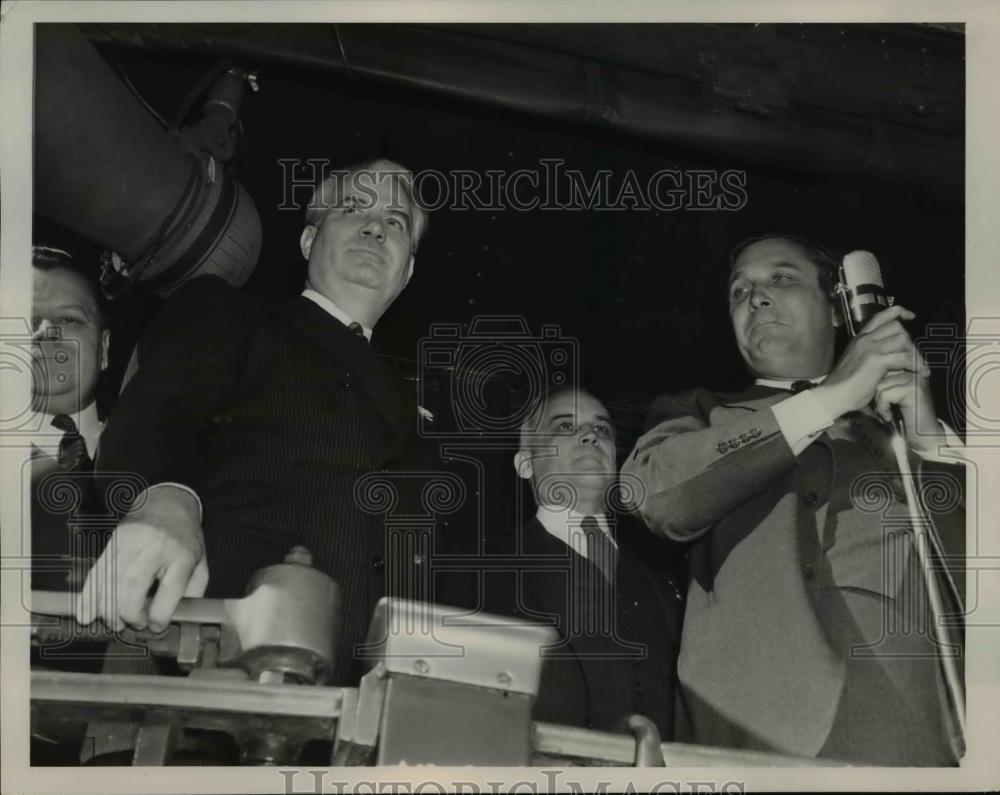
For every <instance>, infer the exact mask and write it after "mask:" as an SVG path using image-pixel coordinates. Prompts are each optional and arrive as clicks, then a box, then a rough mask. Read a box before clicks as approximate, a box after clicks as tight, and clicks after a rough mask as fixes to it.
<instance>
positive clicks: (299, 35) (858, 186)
mask: <svg viewBox="0 0 1000 795" xmlns="http://www.w3.org/2000/svg"><path fill="white" fill-rule="evenodd" d="M84 30H85V32H86V33H87V34H88V36H90V38H91V40H92V41H93V42H94V43H95V44H96V45H97V46H98V48H99V50H100V51H101V53H102V55H103V56H104V57H105V58H106V59H107V61H108V62H109V64H111V65H112V66H113V67H114V68H115V69H116V70H117V71H118V72H119V74H120V75H127V76H128V78H129V80H130V81H131V83H132V84H133V86H134V87H135V89H136V90H137V91H138V92H139V93H140V94H141V95H142V97H143V98H144V99H145V101H146V102H147V103H148V104H149V105H150V106H151V107H153V108H155V109H156V110H157V111H158V112H159V113H160V115H162V116H164V117H166V118H169V117H170V116H171V115H172V114H173V113H174V111H175V109H176V108H177V106H178V105H179V104H180V103H181V101H182V99H183V98H184V96H185V95H186V94H187V92H188V91H189V90H190V88H191V86H192V85H193V84H194V83H196V82H197V80H198V79H199V78H200V77H201V76H202V75H203V74H204V73H205V72H206V70H208V69H209V68H211V67H212V66H213V65H214V64H215V63H217V62H218V61H219V59H220V58H221V57H222V56H223V55H231V56H233V57H234V58H235V61H236V63H237V64H238V65H241V66H244V67H245V68H248V69H255V70H256V71H257V72H258V76H259V77H258V79H259V84H260V92H259V93H252V94H248V95H247V97H246V99H245V101H244V103H243V107H242V113H241V115H242V124H243V130H244V137H243V143H242V149H241V152H240V155H239V157H238V158H237V160H236V161H235V164H234V168H235V171H236V173H237V176H238V179H239V180H240V182H241V183H242V184H243V185H244V186H245V187H246V189H247V190H248V191H249V193H250V195H251V196H252V197H253V199H254V201H255V203H256V205H257V209H258V211H259V213H260V217H261V223H262V228H263V249H262V254H261V257H260V263H259V265H258V267H257V269H256V271H255V273H254V274H253V276H252V277H251V279H250V281H249V282H248V283H247V285H246V287H245V289H246V290H248V291H249V292H252V293H255V294H257V295H260V296H263V297H265V298H267V299H268V300H280V299H282V298H286V297H290V296H292V295H295V294H296V293H297V292H298V291H299V290H300V289H301V280H302V278H303V275H304V269H303V264H302V260H301V255H300V253H299V250H298V238H299V234H300V232H301V229H302V213H301V212H293V211H287V210H286V211H282V210H279V209H278V205H279V203H280V202H281V198H282V196H283V193H284V186H283V184H282V183H283V178H284V172H283V170H282V168H281V167H280V165H279V163H278V160H279V158H300V159H302V160H305V159H307V158H321V159H325V160H328V161H330V162H331V163H332V164H333V165H340V164H350V163H353V162H356V161H358V160H361V159H363V158H367V157H369V156H371V155H373V154H385V155H388V156H390V157H392V158H394V159H396V160H398V161H400V162H402V163H404V164H405V165H407V166H409V167H410V168H411V169H413V170H414V171H420V170H423V169H436V170H439V171H443V172H449V171H451V170H455V169H463V170H473V171H477V172H485V171H486V170H489V169H501V170H505V171H508V172H510V171H513V170H515V169H518V168H526V169H531V170H541V164H540V161H541V160H542V159H543V158H560V159H562V160H564V161H565V165H564V167H565V168H566V169H578V170H580V171H581V172H583V174H584V176H585V177H587V178H588V179H589V178H590V177H591V176H592V175H593V174H594V173H596V172H597V171H598V170H600V169H609V170H611V171H612V172H613V177H612V180H611V184H612V185H613V186H616V187H617V186H619V185H620V184H621V182H622V180H623V179H624V178H625V174H626V172H627V171H628V170H630V169H631V170H634V171H635V172H636V173H637V175H639V177H640V179H639V181H640V183H643V184H645V181H646V178H648V176H649V175H651V174H652V173H654V172H656V171H658V170H660V169H666V168H674V169H685V170H686V169H718V170H721V169H739V170H742V171H745V172H746V193H747V196H748V202H747V204H746V206H745V207H743V208H742V209H740V210H738V211H722V210H707V211H706V210H701V211H697V210H693V209H680V210H677V211H674V212H661V211H657V210H655V209H651V210H633V211H611V210H604V211H597V210H559V211H544V212H543V211H534V212H519V211H516V210H513V209H507V210H503V211H471V210H466V211H461V210H457V209H443V210H440V211H438V212H436V213H434V215H433V216H432V218H431V224H430V229H429V231H428V233H427V235H426V237H425V239H424V241H423V243H422V244H421V247H420V250H419V252H418V255H417V261H416V270H415V275H414V277H413V279H412V281H411V283H410V285H409V287H408V288H407V289H406V290H405V291H404V292H403V294H402V296H401V297H400V299H399V300H398V301H397V302H396V304H395V305H394V306H393V307H392V308H391V309H390V310H389V312H388V313H387V314H386V315H385V317H384V318H383V319H382V321H381V322H380V323H379V326H378V329H377V331H376V335H375V341H376V344H377V346H378V347H379V349H380V350H381V351H382V352H383V353H385V354H387V355H389V356H392V357H393V358H394V359H396V361H397V363H398V364H399V366H400V368H401V370H403V372H404V373H406V374H407V375H411V376H416V375H417V374H418V371H419V369H420V368H419V362H418V353H419V349H418V344H417V341H418V340H420V339H422V338H426V337H427V336H428V335H429V333H430V328H431V325H432V324H439V323H457V324H462V334H463V335H466V334H468V332H469V329H468V324H469V323H470V322H471V321H472V320H473V318H475V317H476V316H480V315H518V316H523V318H524V319H525V321H526V322H527V324H528V327H529V329H530V332H531V334H533V335H537V334H539V333H540V330H541V327H542V326H543V325H544V324H550V325H551V324H557V325H558V326H559V327H560V329H561V334H562V337H563V338H564V339H568V340H571V341H572V342H573V344H574V345H575V346H576V349H577V350H578V352H579V357H580V358H579V370H580V373H579V375H580V376H581V378H582V380H583V382H584V383H585V384H587V385H588V386H589V387H590V388H591V389H592V390H593V391H594V392H595V393H596V394H597V395H598V396H599V397H601V398H602V399H603V400H604V401H605V402H606V403H608V404H609V406H610V407H611V408H612V411H613V413H614V414H615V419H616V420H617V422H618V425H619V428H620V431H621V439H620V446H621V448H622V453H623V454H624V453H625V452H627V450H628V448H629V447H630V446H631V444H632V442H633V441H634V439H635V437H636V435H637V433H638V432H639V428H640V426H641V423H642V416H643V413H644V411H645V407H646V405H647V404H648V403H649V401H650V400H651V399H652V397H653V396H655V395H656V394H658V393H662V392H672V391H677V390H680V389H684V388H687V387H693V386H705V385H707V386H712V387H718V388H723V389H725V388H739V387H740V386H742V385H744V384H745V383H746V381H747V377H746V376H745V374H744V373H743V372H742V368H741V366H740V361H739V358H738V355H737V354H736V352H735V347H734V343H733V340H732V335H731V332H730V330H729V325H728V318H727V315H726V312H725V304H724V297H723V293H722V291H721V286H720V284H721V282H720V273H719V269H720V268H721V267H722V266H723V264H724V262H725V259H726V254H727V251H728V250H729V248H730V247H731V246H732V245H733V244H734V243H736V242H737V241H739V240H740V239H742V238H744V237H747V236H749V235H753V234H757V233H761V232H792V233H798V234H805V235H807V236H810V237H814V238H816V239H818V240H820V241H822V242H825V243H827V244H829V245H831V246H833V247H834V248H838V249H841V250H842V251H848V250H852V249H858V248H862V249H867V250H870V251H872V252H874V253H875V254H876V255H877V256H878V258H879V261H880V262H881V263H882V267H883V272H884V274H885V279H886V283H887V285H888V286H889V288H890V290H891V292H893V293H894V294H895V295H896V298H897V301H898V302H899V303H902V304H904V305H905V306H907V307H909V308H911V309H913V310H914V311H915V312H916V313H917V316H918V317H917V321H916V322H915V323H914V324H913V327H912V332H913V334H914V336H915V337H920V336H921V335H922V334H923V333H924V329H925V324H930V323H935V324H939V323H952V324H955V325H956V326H957V327H962V326H964V205H963V198H964V36H963V33H962V31H961V26H954V25H951V26H949V25H942V26H933V25H921V26H917V25H761V26H748V25H491V26H475V25H459V26H437V27H421V26H400V25H340V26H334V25H294V26H292V25H254V26H236V25H230V26H194V25H190V26H188V25H185V26H178V25H173V26H168V25H156V26H112V25H104V26H100V25H90V26H84ZM511 64H514V65H516V68H513V67H512V66H511ZM576 92H579V96H580V97H582V99H580V100H579V101H576V99H575V98H576V97H577V93H576ZM636 97H639V98H641V99H642V100H643V101H642V102H636V101H635V99H636ZM564 100H565V101H564ZM643 103H645V104H643ZM685 125H686V126H685ZM782 142H786V145H783V143H782ZM800 142H802V144H801V146H800V145H799V143H800ZM841 142H844V144H843V151H841V150H840V146H841ZM850 142H853V144H850ZM859 142H860V145H859ZM849 144H850V145H849ZM852 146H853V148H851V147H852ZM859 146H860V148H859ZM859 152H860V155H859V154H858V153H859ZM299 195H300V196H303V197H304V195H305V194H304V193H300V194H299ZM301 200H302V201H304V198H303V199H301ZM35 236H36V239H39V240H40V239H43V238H49V239H52V238H55V239H57V240H59V239H63V240H66V239H69V237H68V235H67V233H65V231H64V230H61V229H59V228H57V227H54V226H53V225H52V224H51V223H50V222H48V221H46V220H45V219H42V218H38V219H37V220H36V231H35ZM75 245H77V247H78V250H86V246H85V244H83V243H81V242H80V241H76V242H75ZM96 254H97V251H96V249H91V250H90V252H89V253H88V254H87V256H96ZM157 305H158V299H155V298H147V297H143V296H141V295H139V294H131V295H128V296H126V297H124V298H122V299H121V300H120V301H119V302H118V303H117V304H116V305H115V307H114V311H113V315H114V318H115V325H114V336H115V341H114V345H113V358H114V366H113V368H112V374H111V379H110V380H111V381H112V382H113V381H114V380H115V378H116V377H117V376H119V375H120V373H121V371H122V369H123V368H124V364H125V361H126V360H127V357H128V353H129V350H130V348H131V345H132V343H133V341H134V339H135V337H136V335H137V334H138V333H139V332H140V331H141V328H142V325H143V323H144V322H145V321H146V319H147V318H148V317H149V316H150V314H151V313H152V312H153V311H155V309H156V307H157ZM462 338H463V337H461V336H460V340H461V339H462ZM456 344H461V343H460V342H459V343H456ZM507 363H508V365H509V364H510V360H509V359H508V360H507ZM487 369H488V368H487ZM513 369H514V370H515V371H516V370H517V366H516V362H515V365H514V367H513ZM425 375H426V373H425ZM941 375H943V373H942V374H938V375H936V376H935V379H934V388H935V393H936V399H937V402H938V405H939V413H941V414H942V415H943V416H945V417H946V418H948V419H951V420H952V421H953V422H954V424H956V425H958V426H960V425H961V424H962V423H961V418H962V409H963V407H962V406H961V404H960V402H958V401H957V400H956V399H955V398H958V397H960V396H948V395H946V384H945V380H944V378H943V377H940V376H941ZM487 384H488V387H487V391H488V392H489V394H488V395H485V397H484V400H485V401H486V403H487V404H488V405H489V406H490V407H491V408H490V410H495V411H496V412H499V414H501V415H502V414H503V413H504V412H509V411H511V406H513V405H515V404H516V403H517V401H518V400H521V399H523V397H524V394H525V381H524V378H523V373H517V372H512V373H509V372H504V373H500V372H494V373H492V377H491V378H489V379H487ZM114 388H115V387H114V384H113V383H112V384H111V385H110V386H109V389H110V390H111V391H114ZM454 388H455V387H454V384H453V383H451V382H450V381H449V379H448V377H447V376H443V375H442V376H441V377H433V378H429V379H426V380H425V383H424V385H423V389H424V392H423V394H422V397H423V400H422V402H423V403H425V405H428V406H429V407H431V408H432V409H436V412H437V413H438V414H439V415H441V419H442V422H443V423H444V424H445V425H448V423H452V424H453V423H454V422H457V420H455V419H454V417H455V415H454V414H453V413H452V410H453V409H454V406H453V405H450V404H451V402H453V401H451V399H450V396H451V395H453V394H454V392H453V390H454ZM946 403H947V404H948V408H947V409H945V408H944V405H945V404H946ZM505 455H506V454H505ZM501 458H502V457H501ZM498 460H499V459H498ZM508 466H509V464H508ZM509 475H510V472H509V470H507V472H506V473H505V474H504V476H503V479H504V480H506V481H507V482H508V483H509V480H507V478H508V477H509Z"/></svg>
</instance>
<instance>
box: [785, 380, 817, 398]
mask: <svg viewBox="0 0 1000 795" xmlns="http://www.w3.org/2000/svg"><path fill="white" fill-rule="evenodd" d="M814 386H816V384H814V383H813V382H812V381H807V380H805V379H802V380H801V381H792V385H791V387H789V388H790V389H791V390H792V394H793V395H797V394H799V392H804V391H805V390H807V389H812V388H813V387H814Z"/></svg>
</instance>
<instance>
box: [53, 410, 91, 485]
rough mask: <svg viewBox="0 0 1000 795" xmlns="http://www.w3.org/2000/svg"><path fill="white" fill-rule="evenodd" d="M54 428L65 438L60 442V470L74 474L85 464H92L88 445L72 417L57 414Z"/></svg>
mask: <svg viewBox="0 0 1000 795" xmlns="http://www.w3.org/2000/svg"><path fill="white" fill-rule="evenodd" d="M52 427H53V428H56V429H57V430H60V431H62V432H63V437H62V439H60V440H59V453H58V456H57V459H58V461H59V468H60V469H62V470H63V471H65V472H74V471H76V470H78V469H81V468H82V466H83V465H84V463H89V462H90V457H89V456H88V455H87V443H86V442H85V441H84V439H83V437H82V436H81V435H80V429H79V428H77V427H76V423H75V422H73V419H72V418H71V417H69V416H67V415H66V414H57V415H56V416H55V417H53V418H52Z"/></svg>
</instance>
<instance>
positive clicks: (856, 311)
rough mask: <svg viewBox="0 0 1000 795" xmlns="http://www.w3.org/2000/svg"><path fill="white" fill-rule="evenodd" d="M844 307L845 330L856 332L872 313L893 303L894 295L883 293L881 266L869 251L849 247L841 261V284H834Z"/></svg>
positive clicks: (850, 332) (851, 333)
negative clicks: (848, 252)
mask: <svg viewBox="0 0 1000 795" xmlns="http://www.w3.org/2000/svg"><path fill="white" fill-rule="evenodd" d="M837 292H838V293H839V294H840V298H841V302H842V304H843V307H844V319H845V320H846V321H847V331H848V333H849V334H850V335H851V336H852V337H855V336H857V334H858V332H860V331H861V328H862V327H863V326H864V325H865V323H867V322H868V321H869V320H870V319H871V318H872V316H873V315H875V314H877V313H878V312H881V311H882V310H883V309H885V308H887V307H890V306H892V303H893V297H892V296H891V295H889V294H888V293H886V291H885V282H884V281H882V269H881V268H879V265H878V260H877V259H875V255H874V254H872V253H871V252H870V251H852V252H851V253H850V254H847V255H846V256H845V257H844V259H843V260H842V261H841V263H840V284H838V285H837Z"/></svg>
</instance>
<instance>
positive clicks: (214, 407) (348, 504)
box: [79, 160, 427, 684]
mask: <svg viewBox="0 0 1000 795" xmlns="http://www.w3.org/2000/svg"><path fill="white" fill-rule="evenodd" d="M411 184H412V178H411V175H410V174H409V172H407V171H406V170H405V169H404V168H402V167H401V166H398V165H396V164H394V163H391V162H389V161H386V160H378V161H374V162H370V163H366V164H363V165H362V166H358V167H356V168H353V169H349V170H347V171H340V172H336V173H334V174H332V175H331V176H330V177H329V178H328V179H327V180H326V181H325V182H323V184H322V185H321V186H320V187H319V188H318V190H317V192H316V194H315V196H314V198H313V200H312V201H311V203H310V206H309V209H308V211H307V214H306V226H305V229H304V230H303V232H302V235H301V240H300V244H301V250H302V255H303V257H305V259H306V260H307V261H308V281H307V285H306V289H305V291H304V292H303V293H302V295H301V296H299V297H297V298H295V299H294V300H292V301H290V302H288V303H286V304H283V305H280V306H278V307H276V308H271V307H268V306H265V305H263V304H261V303H258V302H256V301H254V300H252V299H251V298H250V297H248V296H247V295H245V294H243V293H240V292H239V291H237V290H235V289H233V288H231V287H229V286H228V285H226V284H225V283H223V282H222V281H221V280H218V279H215V278H202V279H197V280H194V281H192V282H191V284H190V285H189V286H186V287H184V288H182V290H181V291H180V292H178V294H177V295H175V296H173V297H172V298H171V299H170V300H169V301H168V302H167V303H166V305H165V306H164V308H163V309H162V310H161V312H160V314H159V315H158V316H157V317H156V318H155V320H154V321H153V323H152V324H151V325H150V327H149V328H148V329H147V331H146V333H145V335H144V337H143V339H142V340H141V341H140V344H139V347H138V370H137V372H136V373H135V375H134V376H133V377H132V378H131V380H130V381H129V382H128V384H127V385H126V387H125V389H124V390H123V392H122V394H121V396H120V398H119V401H118V404H117V406H116V409H115V412H114V413H113V415H112V416H111V417H110V418H109V421H108V424H107V426H106V429H105V434H104V437H103V440H102V454H101V456H100V458H99V461H98V466H99V467H100V468H101V469H102V470H106V471H108V472H115V471H118V472H129V473H137V474H138V475H140V476H141V477H142V478H144V479H145V482H146V483H148V484H149V487H148V488H146V489H145V491H144V492H143V493H142V494H140V495H139V496H138V498H137V499H136V500H135V502H134V504H133V506H132V508H131V510H129V511H128V512H127V513H126V515H125V516H124V517H123V518H122V520H121V522H120V523H119V525H118V528H117V530H116V532H115V535H114V538H113V539H112V543H109V545H108V550H107V551H106V552H105V555H104V556H103V558H102V560H100V561H98V563H97V565H95V567H94V568H93V569H92V571H91V574H90V575H89V579H88V583H87V587H85V589H84V592H83V597H82V599H81V607H80V610H79V618H80V620H81V621H82V622H83V623H87V622H89V621H91V620H93V619H94V618H95V617H98V616H101V617H103V618H104V619H105V620H106V621H107V622H109V623H111V624H113V625H117V626H121V625H123V624H128V625H130V626H133V627H136V628H142V627H144V626H146V625H149V626H151V627H162V626H164V625H165V624H166V623H167V622H168V620H169V617H170V615H171V614H172V612H173V610H174V608H175V606H176V604H177V602H178V600H179V599H180V598H181V597H183V596H189V597H193V596H200V595H202V594H206V595H209V596H219V597H238V596H241V595H243V593H244V589H245V587H246V584H247V581H248V579H249V577H250V576H251V575H252V574H253V573H254V572H255V571H256V570H258V569H260V568H261V567H264V566H267V565H271V564H274V563H280V562H282V561H283V560H284V557H285V555H286V554H287V553H288V551H289V550H290V549H291V548H292V547H293V546H295V545H302V546H305V547H307V548H308V549H309V550H310V551H311V553H312V557H313V565H314V566H315V567H316V568H318V569H320V570H322V571H324V572H326V573H327V574H329V575H331V576H332V577H333V578H334V579H335V580H336V581H337V582H338V583H339V584H340V586H341V589H342V592H343V598H344V610H343V623H342V626H341V636H340V639H339V640H340V642H339V644H338V649H339V656H338V659H337V661H336V666H335V670H334V683H335V684H348V683H350V682H353V681H355V680H356V678H357V676H358V675H359V674H360V673H361V672H362V668H361V667H360V666H359V665H358V661H357V660H355V659H354V654H353V651H354V646H355V644H358V643H361V642H362V641H363V640H364V637H365V632H366V629H367V625H368V622H369V620H370V617H371V614H372V611H373V609H374V606H375V603H376V601H377V600H378V598H380V597H381V596H382V595H384V594H385V592H386V590H387V586H386V584H387V583H403V582H411V583H412V582H417V583H426V580H427V577H426V575H425V573H424V572H422V570H421V564H422V563H423V561H424V559H425V557H423V556H421V554H419V552H418V554H415V555H414V554H411V556H410V558H409V559H405V560H404V559H402V557H401V556H400V555H395V556H394V555H392V554H391V552H390V550H392V549H406V548H408V547H407V546H406V544H392V543H390V542H389V541H388V540H387V539H386V538H385V530H384V525H383V523H382V517H381V516H379V515H377V514H376V513H374V512H373V508H372V506H371V505H367V503H366V499H365V497H364V495H359V494H357V493H356V488H357V484H358V482H359V480H360V479H361V478H362V477H363V476H365V475H366V474H369V473H376V474H378V473H385V477H386V479H389V480H391V476H392V473H393V472H397V471H398V472H402V471H414V470H417V471H423V470H424V465H423V461H422V449H421V445H420V441H419V438H418V434H417V416H418V414H417V404H416V400H415V396H414V395H413V394H412V390H410V389H409V388H407V387H406V386H405V384H404V382H403V381H402V379H401V378H400V377H399V376H398V375H397V374H396V372H395V371H394V370H393V368H392V367H391V366H390V365H389V364H388V363H387V362H386V361H385V360H384V359H382V358H380V357H379V356H378V354H377V353H376V352H375V350H374V349H373V348H372V346H371V345H370V342H369V341H370V336H371V333H372V328H373V327H374V326H375V325H376V323H377V322H378V320H379V318H380V317H381V316H382V314H383V313H384V312H385V311H386V309H388V307H389V306H390V304H392V302H393V301H394V300H395V299H396V297H397V296H398V295H399V294H400V292H401V291H402V290H403V288H404V287H405V286H406V284H407V282H408V281H409V279H410V277H411V275H412V273H413V265H414V255H415V253H416V248H417V244H418V242H419V240H420V236H421V234H422V233H423V231H424V229H425V227H426V216H425V214H424V212H423V210H422V209H421V208H420V206H419V205H418V204H417V202H416V201H415V199H414V196H413V194H412V189H411ZM400 480H403V479H402V478H401V479H400ZM390 487H391V486H390ZM369 502H370V501H369ZM209 567H211V578H209ZM154 583H157V590H156V592H155V596H154V598H153V599H152V603H151V605H150V606H149V609H148V613H147V610H146V607H145V604H144V602H145V599H146V594H147V591H148V590H149V588H150V586H151V585H153V584H154ZM399 595H402V596H411V597H418V598H419V597H421V596H423V597H426V596H427V593H426V589H424V590H423V591H422V592H421V593H419V594H416V593H405V594H399ZM331 618H332V617H331Z"/></svg>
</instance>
